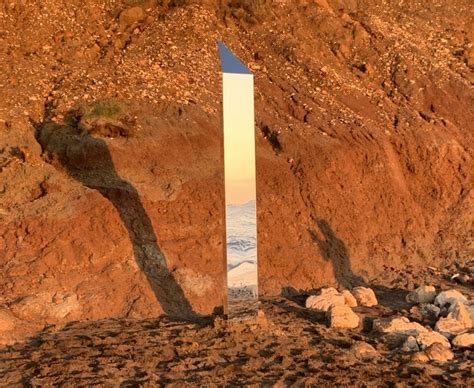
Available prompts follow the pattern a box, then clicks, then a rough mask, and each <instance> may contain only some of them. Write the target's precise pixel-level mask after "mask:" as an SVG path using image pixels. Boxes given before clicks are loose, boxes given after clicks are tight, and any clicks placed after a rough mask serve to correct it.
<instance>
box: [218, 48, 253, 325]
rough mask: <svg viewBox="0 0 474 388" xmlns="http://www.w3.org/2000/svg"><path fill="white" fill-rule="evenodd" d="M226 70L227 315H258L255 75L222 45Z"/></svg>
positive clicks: (224, 103)
mask: <svg viewBox="0 0 474 388" xmlns="http://www.w3.org/2000/svg"><path fill="white" fill-rule="evenodd" d="M219 52H220V57H221V65H222V84H223V117H224V163H225V167H224V171H225V203H226V243H227V309H226V310H227V314H228V316H229V318H237V319H244V318H247V317H252V316H254V315H255V314H256V312H257V304H258V295H257V219H256V188H255V126H254V97H253V74H252V73H251V72H250V71H249V69H248V68H247V67H246V66H245V65H244V64H242V62H240V61H239V60H238V59H237V58H236V57H235V56H234V55H233V54H232V53H231V52H230V51H229V50H228V49H227V48H226V47H225V46H224V44H223V43H219Z"/></svg>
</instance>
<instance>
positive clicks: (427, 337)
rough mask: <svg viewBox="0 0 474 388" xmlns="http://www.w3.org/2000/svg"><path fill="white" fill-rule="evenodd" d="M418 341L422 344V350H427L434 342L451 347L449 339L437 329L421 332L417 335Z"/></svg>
mask: <svg viewBox="0 0 474 388" xmlns="http://www.w3.org/2000/svg"><path fill="white" fill-rule="evenodd" d="M416 342H417V343H418V345H419V346H420V349H421V350H425V349H426V348H427V347H429V346H431V345H432V344H434V343H439V344H441V345H443V346H446V347H447V348H450V347H451V344H450V343H449V340H448V339H447V338H446V337H445V336H444V335H442V334H440V333H438V332H436V331H428V332H426V333H420V334H419V335H418V337H416Z"/></svg>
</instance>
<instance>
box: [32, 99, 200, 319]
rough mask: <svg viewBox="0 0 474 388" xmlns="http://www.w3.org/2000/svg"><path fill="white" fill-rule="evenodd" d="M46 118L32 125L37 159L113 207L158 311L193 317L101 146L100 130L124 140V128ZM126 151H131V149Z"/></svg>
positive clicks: (133, 193) (73, 115) (129, 188)
mask: <svg viewBox="0 0 474 388" xmlns="http://www.w3.org/2000/svg"><path fill="white" fill-rule="evenodd" d="M49 117H50V112H48V106H45V113H44V120H43V122H40V123H34V122H33V126H34V128H35V130H36V131H35V136H36V139H37V140H38V142H39V143H40V145H41V147H42V148H43V156H44V157H45V158H46V159H47V161H48V162H51V163H52V164H54V165H56V166H57V167H60V168H61V167H62V168H64V169H65V171H66V172H67V173H68V174H69V175H70V176H71V177H72V178H74V179H75V180H76V181H78V182H80V183H82V184H83V185H84V186H86V187H89V188H90V189H94V190H97V191H98V192H100V193H101V194H102V195H103V196H104V197H105V198H107V200H109V201H110V202H111V203H112V204H113V205H114V207H115V208H116V209H117V212H118V214H119V216H120V219H121V220H122V223H123V225H124V226H125V228H126V230H127V233H128V237H129V239H130V242H131V243H132V246H133V253H134V256H135V259H136V262H137V264H138V267H139V268H140V270H141V271H143V273H144V274H145V275H146V277H147V279H148V282H149V284H150V286H151V288H152V290H153V292H154V294H155V296H156V299H157V301H158V302H159V304H160V305H161V307H162V309H163V311H164V313H165V314H167V315H168V316H170V317H174V318H179V319H195V318H197V317H199V315H198V314H196V313H195V312H194V311H193V309H192V307H191V305H190V303H189V301H188V300H187V299H186V296H185V294H184V292H183V290H182V288H181V287H180V285H179V284H178V283H177V281H176V280H175V278H174V276H173V273H172V272H171V271H170V270H169V269H168V267H167V264H166V260H165V256H164V254H163V252H162V250H161V249H160V247H159V245H158V241H157V238H156V235H155V232H154V229H153V225H152V223H151V220H150V218H149V217H148V215H147V213H146V211H145V208H144V207H143V204H142V202H141V200H140V196H139V193H138V192H137V190H136V189H135V187H134V186H133V185H132V184H131V183H130V182H128V181H126V180H124V179H122V178H121V177H120V176H119V174H118V173H117V171H116V169H115V166H114V163H113V160H112V156H111V154H110V151H109V149H108V146H107V143H106V141H105V140H104V139H103V138H101V136H103V134H104V133H103V130H105V131H106V132H107V131H109V132H110V133H112V134H114V135H117V136H125V137H127V136H128V134H127V132H126V131H125V132H124V128H125V129H126V127H125V126H123V127H121V125H120V124H117V123H118V122H117V121H113V120H110V121H107V120H103V122H101V123H100V125H101V128H99V129H100V130H99V131H88V130H86V129H84V128H83V127H81V125H80V119H81V112H80V111H79V110H73V111H70V112H69V113H68V114H67V115H66V117H65V119H64V122H63V123H55V122H53V121H52V120H51V119H50V118H49ZM89 129H90V128H89ZM92 129H94V128H93V127H92ZM101 130H102V132H101ZM91 132H92V133H91ZM109 136H113V135H109ZM130 152H131V153H133V149H130Z"/></svg>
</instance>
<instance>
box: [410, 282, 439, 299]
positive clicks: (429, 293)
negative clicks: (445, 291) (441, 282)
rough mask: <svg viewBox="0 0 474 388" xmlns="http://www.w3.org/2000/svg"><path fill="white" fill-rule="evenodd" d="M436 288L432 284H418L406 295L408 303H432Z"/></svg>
mask: <svg viewBox="0 0 474 388" xmlns="http://www.w3.org/2000/svg"><path fill="white" fill-rule="evenodd" d="M435 298H436V289H435V288H434V287H433V286H420V287H418V288H417V289H416V290H414V291H412V292H410V293H409V294H408V295H407V296H406V301H407V302H408V303H433V301H434V300H435Z"/></svg>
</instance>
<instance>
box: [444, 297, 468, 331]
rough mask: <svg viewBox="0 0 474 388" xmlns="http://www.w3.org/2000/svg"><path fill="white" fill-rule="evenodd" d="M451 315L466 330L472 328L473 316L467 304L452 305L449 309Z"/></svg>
mask: <svg viewBox="0 0 474 388" xmlns="http://www.w3.org/2000/svg"><path fill="white" fill-rule="evenodd" d="M449 314H451V316H452V317H453V318H454V319H455V320H457V321H459V322H460V323H461V324H462V325H463V326H464V327H465V328H466V329H470V328H471V327H472V320H471V314H470V312H469V308H468V307H467V306H466V305H465V304H463V303H459V302H456V303H454V304H452V305H451V307H450V308H449Z"/></svg>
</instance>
